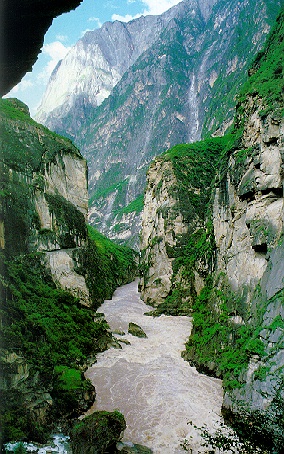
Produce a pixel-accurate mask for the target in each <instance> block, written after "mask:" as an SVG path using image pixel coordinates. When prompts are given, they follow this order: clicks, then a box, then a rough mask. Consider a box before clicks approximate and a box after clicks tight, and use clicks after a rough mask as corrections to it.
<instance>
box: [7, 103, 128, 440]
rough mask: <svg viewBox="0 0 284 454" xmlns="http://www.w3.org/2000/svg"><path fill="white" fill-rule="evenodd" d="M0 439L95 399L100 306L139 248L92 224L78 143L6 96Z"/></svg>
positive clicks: (105, 338)
mask: <svg viewBox="0 0 284 454" xmlns="http://www.w3.org/2000/svg"><path fill="white" fill-rule="evenodd" d="M0 107H1V114H0V128H1V135H0V137H1V139H0V140H1V144H0V149H1V161H0V162H1V191H0V198H1V205H0V247H1V270H0V273H1V276H0V292H1V349H0V365H1V374H2V375H1V385H0V386H1V426H2V427H3V432H2V434H1V436H2V437H3V439H1V440H0V441H1V446H2V442H3V440H4V441H7V440H13V439H17V440H21V439H28V440H34V441H40V442H41V441H43V440H45V438H46V437H47V436H48V434H49V431H50V430H51V429H52V427H54V426H55V425H56V424H57V423H58V421H59V420H61V423H62V422H63V423H64V424H67V426H68V422H67V420H70V419H72V418H75V417H77V416H78V415H80V414H81V413H82V412H83V411H85V410H86V409H87V408H88V406H89V405H90V404H91V403H92V402H93V400H94V398H95V390H94V388H93V386H92V385H91V384H90V383H89V382H88V381H87V380H85V378H84V376H83V370H84V367H85V366H86V362H87V359H88V357H89V356H90V355H94V354H95V353H96V352H97V351H100V350H101V349H104V348H106V346H107V344H108V343H111V342H112V338H111V335H110V334H109V333H108V331H107V329H108V327H107V324H106V323H105V322H104V321H102V320H100V321H97V322H94V320H93V312H94V309H95V308H97V307H98V305H99V304H100V303H101V302H102V300H103V299H105V298H110V297H111V295H112V292H113V290H114V289H115V288H116V287H117V286H118V285H120V284H121V283H123V282H127V281H128V280H129V279H132V274H133V272H135V261H134V256H133V254H132V251H130V250H128V249H125V248H121V247H117V246H114V245H111V244H110V242H109V241H108V240H106V239H104V238H103V237H102V236H101V235H99V234H98V233H96V232H94V231H93V229H90V230H89V232H88V228H87V225H86V217H87V208H88V199H87V178H86V177H87V167H86V161H85V160H84V159H83V157H82V156H81V154H80V153H79V151H78V149H77V148H76V147H75V146H74V145H72V143H71V142H70V141H69V140H67V139H65V138H63V137H60V136H58V135H56V134H54V133H51V132H50V131H49V130H48V129H46V128H45V127H43V126H41V125H39V124H37V123H36V122H34V121H33V120H32V119H31V118H30V116H29V113H28V109H27V107H26V106H25V105H24V104H23V103H21V102H20V101H18V100H15V99H12V100H1V102H0Z"/></svg>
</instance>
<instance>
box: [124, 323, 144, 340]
mask: <svg viewBox="0 0 284 454" xmlns="http://www.w3.org/2000/svg"><path fill="white" fill-rule="evenodd" d="M128 332H129V334H132V336H136V337H147V334H146V333H145V331H144V330H143V329H142V328H141V326H139V325H136V323H133V322H130V323H129V325H128Z"/></svg>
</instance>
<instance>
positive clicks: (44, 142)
mask: <svg viewBox="0 0 284 454" xmlns="http://www.w3.org/2000/svg"><path fill="white" fill-rule="evenodd" d="M27 113H28V111H27V107H26V106H25V104H23V103H21V102H20V101H18V100H15V99H0V150H1V151H0V162H1V163H5V164H6V165H7V166H8V167H9V168H11V169H13V170H16V171H19V172H23V173H25V174H26V175H29V176H32V173H33V172H35V171H43V170H44V167H45V165H46V164H47V163H49V162H53V161H54V160H55V159H59V158H60V153H62V152H65V153H68V154H74V155H76V156H77V157H80V158H81V159H83V158H82V157H81V155H80V153H79V151H78V150H77V148H75V146H74V145H73V144H72V143H71V142H70V141H69V140H68V139H65V138H63V137H61V136H59V135H57V134H55V133H53V132H51V131H49V130H48V129H47V128H45V127H44V126H42V125H39V124H38V123H36V122H35V121H34V120H32V119H31V118H30V116H29V115H28V114H27ZM15 131H16V132H17V133H16V134H15Z"/></svg>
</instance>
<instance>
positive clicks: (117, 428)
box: [71, 411, 126, 454]
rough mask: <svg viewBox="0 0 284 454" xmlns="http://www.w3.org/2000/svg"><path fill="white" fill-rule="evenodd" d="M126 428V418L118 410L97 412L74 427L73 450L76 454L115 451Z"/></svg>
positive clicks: (98, 453) (72, 434)
mask: <svg viewBox="0 0 284 454" xmlns="http://www.w3.org/2000/svg"><path fill="white" fill-rule="evenodd" d="M125 429H126V423H125V419H124V417H123V415H122V414H121V413H119V412H118V411H114V412H113V413H108V412H106V411H99V412H95V413H93V414H91V415H90V416H86V417H85V418H84V419H83V420H82V421H80V422H79V423H77V424H76V425H75V426H74V428H73V429H72V432H71V445H72V451H73V453H74V454H104V453H106V452H115V449H116V448H115V447H116V443H117V442H118V441H119V440H120V438H121V435H122V432H123V431H124V430H125Z"/></svg>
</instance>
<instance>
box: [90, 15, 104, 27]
mask: <svg viewBox="0 0 284 454" xmlns="http://www.w3.org/2000/svg"><path fill="white" fill-rule="evenodd" d="M88 21H89V22H95V23H96V25H97V27H98V28H100V27H101V26H102V25H103V24H102V22H101V21H100V18H99V17H89V19H88Z"/></svg>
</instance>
